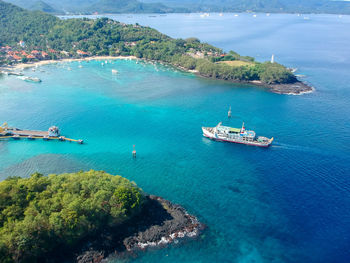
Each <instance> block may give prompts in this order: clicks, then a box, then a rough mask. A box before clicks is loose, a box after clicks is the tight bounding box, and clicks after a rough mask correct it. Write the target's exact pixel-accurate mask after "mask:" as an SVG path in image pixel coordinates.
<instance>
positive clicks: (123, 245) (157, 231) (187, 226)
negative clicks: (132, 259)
mask: <svg viewBox="0 0 350 263" xmlns="http://www.w3.org/2000/svg"><path fill="white" fill-rule="evenodd" d="M203 229H204V225H203V224H201V223H200V222H199V221H198V219H197V218H196V217H194V216H192V215H189V214H188V213H187V212H186V210H185V209H184V208H183V207H181V206H179V205H174V204H172V203H171V202H169V201H167V200H165V199H163V198H161V197H157V196H154V195H149V196H147V197H146V202H145V204H144V205H143V208H142V211H141V212H140V213H139V214H137V215H136V216H134V217H133V218H131V219H130V220H128V221H127V222H126V223H124V224H122V225H118V226H115V227H111V228H106V229H104V231H103V232H102V233H97V234H96V235H94V236H90V237H89V238H87V239H86V240H83V241H82V242H81V244H82V245H81V247H80V249H78V251H80V252H79V253H78V256H77V257H75V258H76V261H77V262H79V263H95V262H102V261H103V259H104V258H105V257H108V256H111V257H115V256H116V255H118V256H126V255H127V254H130V253H132V252H133V251H139V250H143V249H146V248H148V247H159V246H164V245H166V244H168V243H171V242H173V241H175V240H176V239H179V238H185V237H187V238H192V237H196V236H198V235H199V233H200V231H201V230H203Z"/></svg>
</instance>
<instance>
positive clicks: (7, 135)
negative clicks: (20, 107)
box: [0, 123, 84, 144]
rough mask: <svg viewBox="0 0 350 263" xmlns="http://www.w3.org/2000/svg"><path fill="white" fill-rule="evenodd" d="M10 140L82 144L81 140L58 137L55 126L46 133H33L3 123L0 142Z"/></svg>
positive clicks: (57, 130)
mask: <svg viewBox="0 0 350 263" xmlns="http://www.w3.org/2000/svg"><path fill="white" fill-rule="evenodd" d="M11 138H12V139H14V140H20V139H28V140H35V139H42V140H44V141H49V140H59V141H69V142H76V143H79V144H83V142H84V141H83V140H76V139H70V138H66V137H64V136H60V131H59V129H58V127H56V126H52V127H50V128H49V129H48V131H35V130H21V129H18V128H12V127H8V125H7V123H4V124H3V125H2V126H0V140H2V139H11Z"/></svg>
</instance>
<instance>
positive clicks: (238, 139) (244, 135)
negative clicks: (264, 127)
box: [202, 122, 273, 147]
mask: <svg viewBox="0 0 350 263" xmlns="http://www.w3.org/2000/svg"><path fill="white" fill-rule="evenodd" d="M202 131H203V136H204V137H207V138H209V139H212V140H215V141H222V142H233V143H240V144H246V145H252V146H259V147H269V146H270V145H271V143H272V142H273V137H272V138H267V137H263V136H258V137H256V134H255V132H254V131H249V130H246V129H245V127H244V123H243V125H242V128H240V129H239V128H231V127H227V126H222V123H221V122H220V123H219V124H218V125H217V126H216V127H202Z"/></svg>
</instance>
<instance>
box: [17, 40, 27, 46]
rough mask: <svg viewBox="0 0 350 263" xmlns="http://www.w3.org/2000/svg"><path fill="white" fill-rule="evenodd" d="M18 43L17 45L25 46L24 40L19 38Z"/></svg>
mask: <svg viewBox="0 0 350 263" xmlns="http://www.w3.org/2000/svg"><path fill="white" fill-rule="evenodd" d="M18 45H19V46H20V47H22V48H24V47H25V46H26V42H24V41H22V40H21V41H19V43H18Z"/></svg>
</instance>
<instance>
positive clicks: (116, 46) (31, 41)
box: [0, 1, 312, 94]
mask: <svg viewBox="0 0 350 263" xmlns="http://www.w3.org/2000/svg"><path fill="white" fill-rule="evenodd" d="M0 13H1V14H2V15H1V16H0V28H1V30H0V63H2V65H3V66H6V65H13V64H16V63H20V62H22V63H32V62H35V61H38V60H49V59H52V60H60V59H67V58H85V57H92V56H114V57H118V56H133V57H136V58H139V59H145V60H151V61H156V62H160V63H166V64H168V65H171V66H174V67H176V68H180V69H182V70H184V71H188V72H192V73H196V74H198V75H199V76H202V77H206V78H213V79H220V80H225V81H231V82H236V83H247V84H252V85H257V86H263V87H266V88H268V89H270V90H271V91H273V92H276V93H280V94H302V93H307V92H310V91H312V88H311V87H310V86H308V85H306V84H304V83H302V82H300V81H299V80H298V79H297V77H296V76H295V75H294V74H293V73H292V71H291V70H290V69H288V68H286V67H285V66H283V65H281V64H279V63H276V62H274V61H268V62H264V63H261V62H257V61H255V59H254V58H252V57H249V56H241V55H239V54H238V53H236V52H234V51H230V52H224V51H223V50H222V49H220V48H217V47H214V46H212V45H209V44H207V43H202V42H201V41H200V40H199V39H197V38H188V39H173V38H171V37H169V36H167V35H165V34H162V33H160V32H158V31H157V30H155V29H152V28H150V27H145V26H141V25H139V24H135V25H128V24H124V23H120V22H117V21H114V20H111V19H108V18H99V19H95V20H94V19H87V18H81V19H77V18H74V19H59V18H57V17H55V16H52V15H49V14H46V13H43V12H40V11H27V10H25V9H22V8H19V7H17V6H14V5H12V4H8V3H5V2H3V1H0Z"/></svg>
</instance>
